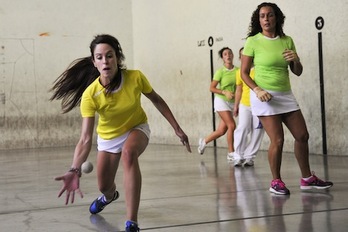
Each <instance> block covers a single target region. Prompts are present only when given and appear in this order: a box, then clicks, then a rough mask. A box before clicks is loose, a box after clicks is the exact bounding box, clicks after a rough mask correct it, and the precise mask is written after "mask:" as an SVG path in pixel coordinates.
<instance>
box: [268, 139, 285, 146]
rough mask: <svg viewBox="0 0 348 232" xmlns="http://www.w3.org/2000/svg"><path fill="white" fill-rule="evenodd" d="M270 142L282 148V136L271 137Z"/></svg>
mask: <svg viewBox="0 0 348 232" xmlns="http://www.w3.org/2000/svg"><path fill="white" fill-rule="evenodd" d="M271 144H272V145H273V146H276V147H279V148H282V147H283V145H284V137H278V138H275V139H272V140H271Z"/></svg>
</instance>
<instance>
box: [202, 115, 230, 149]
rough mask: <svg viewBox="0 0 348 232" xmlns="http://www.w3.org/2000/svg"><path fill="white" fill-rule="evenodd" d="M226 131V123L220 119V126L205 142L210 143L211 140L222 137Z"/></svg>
mask: <svg viewBox="0 0 348 232" xmlns="http://www.w3.org/2000/svg"><path fill="white" fill-rule="evenodd" d="M226 131H227V126H226V124H225V123H224V121H223V120H220V123H219V126H218V128H217V129H216V130H215V131H213V132H212V133H211V134H210V135H208V136H207V137H206V138H205V139H204V141H205V143H206V144H208V143H210V142H211V141H213V140H215V139H217V138H220V137H221V136H223V135H224V134H225V133H226Z"/></svg>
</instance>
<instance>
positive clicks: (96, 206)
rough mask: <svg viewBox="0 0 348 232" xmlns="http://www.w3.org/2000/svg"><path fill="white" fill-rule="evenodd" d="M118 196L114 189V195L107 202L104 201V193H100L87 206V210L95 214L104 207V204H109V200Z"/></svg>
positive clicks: (113, 199)
mask: <svg viewBox="0 0 348 232" xmlns="http://www.w3.org/2000/svg"><path fill="white" fill-rule="evenodd" d="M118 197H119V194H118V192H117V191H115V193H114V197H113V198H112V200H111V201H109V202H105V197H104V195H101V196H100V197H98V198H97V199H95V200H94V201H93V202H92V204H91V206H90V207H89V212H90V213H91V214H97V213H100V212H101V211H102V210H103V209H104V208H105V206H107V205H108V204H110V203H111V202H113V201H115V200H117V198H118Z"/></svg>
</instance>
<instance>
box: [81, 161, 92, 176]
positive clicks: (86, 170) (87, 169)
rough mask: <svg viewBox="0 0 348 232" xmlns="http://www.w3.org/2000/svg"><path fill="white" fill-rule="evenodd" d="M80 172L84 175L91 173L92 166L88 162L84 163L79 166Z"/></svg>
mask: <svg viewBox="0 0 348 232" xmlns="http://www.w3.org/2000/svg"><path fill="white" fill-rule="evenodd" d="M81 170H82V172H84V173H90V172H91V171H93V164H92V163H91V162H89V161H86V162H84V163H83V164H82V165H81Z"/></svg>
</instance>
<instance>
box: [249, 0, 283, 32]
mask: <svg viewBox="0 0 348 232" xmlns="http://www.w3.org/2000/svg"><path fill="white" fill-rule="evenodd" d="M266 6H269V7H272V9H273V11H274V14H275V17H276V35H279V36H280V37H282V36H285V33H284V32H283V25H284V20H285V15H284V14H283V12H282V11H281V10H280V8H279V7H278V6H277V5H276V4H275V3H271V2H263V3H261V4H260V5H258V6H257V8H256V10H255V11H254V12H253V14H252V16H251V22H250V25H249V33H248V37H250V36H254V35H256V34H257V33H259V32H262V28H261V25H260V9H261V8H262V7H266Z"/></svg>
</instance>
